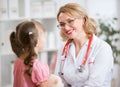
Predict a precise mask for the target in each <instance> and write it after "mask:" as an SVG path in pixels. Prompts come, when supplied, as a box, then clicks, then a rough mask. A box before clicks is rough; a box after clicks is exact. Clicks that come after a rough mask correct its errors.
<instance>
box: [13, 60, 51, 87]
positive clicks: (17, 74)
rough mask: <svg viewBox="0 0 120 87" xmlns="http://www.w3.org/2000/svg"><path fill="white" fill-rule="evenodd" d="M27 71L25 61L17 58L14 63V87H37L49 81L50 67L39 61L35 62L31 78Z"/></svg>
mask: <svg viewBox="0 0 120 87" xmlns="http://www.w3.org/2000/svg"><path fill="white" fill-rule="evenodd" d="M26 69H27V66H26V65H25V64H24V61H23V60H22V59H20V58H17V59H16V61H15V63H14V87H36V85H39V84H40V83H41V82H44V81H46V80H48V76H49V68H48V65H47V64H44V63H42V62H40V61H39V60H38V59H36V60H35V61H34V64H33V68H32V73H31V77H29V76H28V75H26V74H25V70H26Z"/></svg>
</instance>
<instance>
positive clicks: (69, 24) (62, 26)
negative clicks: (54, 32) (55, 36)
mask: <svg viewBox="0 0 120 87" xmlns="http://www.w3.org/2000/svg"><path fill="white" fill-rule="evenodd" d="M75 20H76V18H74V19H68V20H67V22H66V23H63V22H61V23H60V24H59V25H57V27H58V28H59V29H64V28H65V26H66V24H67V25H68V26H71V25H73V24H74V21H75Z"/></svg>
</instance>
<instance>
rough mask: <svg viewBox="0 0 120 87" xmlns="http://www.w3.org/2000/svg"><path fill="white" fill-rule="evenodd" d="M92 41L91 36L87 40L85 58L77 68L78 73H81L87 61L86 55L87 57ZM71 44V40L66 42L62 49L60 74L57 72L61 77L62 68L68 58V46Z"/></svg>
mask: <svg viewBox="0 0 120 87" xmlns="http://www.w3.org/2000/svg"><path fill="white" fill-rule="evenodd" d="M92 39H93V36H91V37H90V38H89V42H88V47H87V50H86V54H85V57H84V59H83V61H82V64H81V65H80V66H79V67H78V71H79V72H83V69H84V67H85V64H86V62H87V60H88V55H89V51H90V47H91V43H92ZM71 42H72V40H68V41H67V43H66V44H65V46H64V48H63V51H62V55H64V58H62V59H61V64H60V72H59V74H62V75H63V73H62V68H63V66H64V62H65V59H66V58H67V57H68V53H69V52H68V49H69V45H70V43H71Z"/></svg>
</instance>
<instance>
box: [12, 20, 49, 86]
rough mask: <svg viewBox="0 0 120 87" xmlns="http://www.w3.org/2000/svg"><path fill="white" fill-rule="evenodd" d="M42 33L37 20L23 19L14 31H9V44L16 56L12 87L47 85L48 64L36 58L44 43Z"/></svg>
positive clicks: (42, 30)
mask: <svg viewBox="0 0 120 87" xmlns="http://www.w3.org/2000/svg"><path fill="white" fill-rule="evenodd" d="M44 34H45V30H44V28H43V26H42V25H41V24H40V23H39V22H37V21H25V22H23V23H21V24H19V25H18V26H17V28H16V33H15V32H12V33H11V36H10V41H11V46H12V49H13V51H14V52H15V53H16V55H17V56H18V58H17V59H16V60H15V62H14V87H49V84H48V77H49V68H48V65H47V64H44V63H42V62H39V61H38V59H37V57H38V52H39V51H40V50H42V48H43V45H44ZM12 40H13V41H14V43H12V42H13V41H12ZM13 44H14V45H13ZM17 45H18V46H17ZM18 48H20V49H18Z"/></svg>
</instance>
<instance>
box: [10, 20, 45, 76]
mask: <svg viewBox="0 0 120 87" xmlns="http://www.w3.org/2000/svg"><path fill="white" fill-rule="evenodd" d="M39 29H40V31H43V32H44V31H45V29H44V27H43V26H42V24H41V23H40V22H38V21H35V20H32V21H24V22H22V23H21V24H19V25H18V26H17V28H16V36H15V32H12V33H11V36H10V39H11V38H13V37H16V38H15V41H16V42H15V43H13V41H14V39H11V42H12V43H11V46H12V49H14V52H15V53H16V55H18V56H21V55H24V56H25V58H24V64H25V65H27V66H28V70H26V71H25V73H26V74H28V75H29V76H30V75H31V69H32V66H33V62H32V61H33V60H34V59H35V58H37V53H36V51H35V49H34V48H35V47H36V45H37V43H38V38H39V35H40V34H39V33H38V31H39ZM14 44H15V45H14ZM17 44H18V45H19V46H20V50H19V48H18V47H16V46H17ZM13 45H14V46H13ZM20 51H21V52H20Z"/></svg>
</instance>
